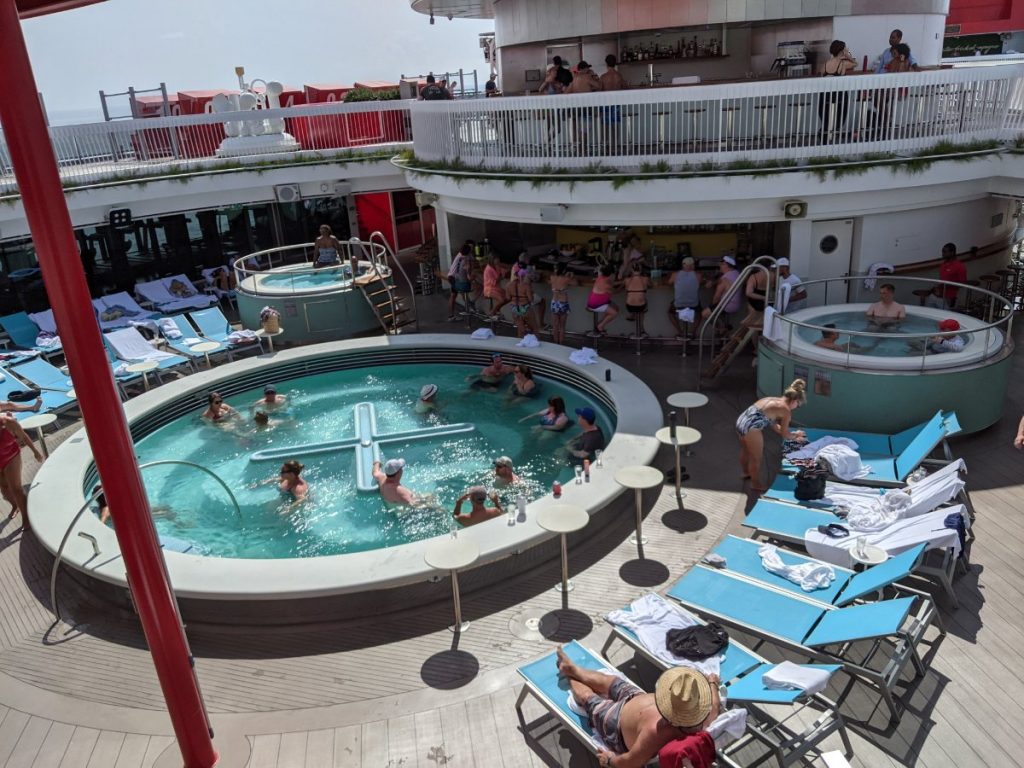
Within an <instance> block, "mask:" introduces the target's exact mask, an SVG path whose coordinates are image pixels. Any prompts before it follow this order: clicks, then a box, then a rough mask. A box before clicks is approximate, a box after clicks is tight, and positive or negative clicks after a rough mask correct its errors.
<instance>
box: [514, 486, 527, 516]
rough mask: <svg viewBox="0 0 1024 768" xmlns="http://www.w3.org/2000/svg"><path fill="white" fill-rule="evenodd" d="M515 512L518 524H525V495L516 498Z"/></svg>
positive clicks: (521, 494)
mask: <svg viewBox="0 0 1024 768" xmlns="http://www.w3.org/2000/svg"><path fill="white" fill-rule="evenodd" d="M516 511H517V512H518V517H519V522H521V523H525V522H526V494H523V493H520V494H519V495H518V496H516Z"/></svg>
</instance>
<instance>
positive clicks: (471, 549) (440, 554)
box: [423, 536, 480, 632]
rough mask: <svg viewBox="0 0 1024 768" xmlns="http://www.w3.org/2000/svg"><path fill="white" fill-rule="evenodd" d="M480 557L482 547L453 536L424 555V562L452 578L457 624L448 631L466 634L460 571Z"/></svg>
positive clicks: (466, 627) (467, 624)
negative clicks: (460, 597) (460, 588)
mask: <svg viewBox="0 0 1024 768" xmlns="http://www.w3.org/2000/svg"><path fill="white" fill-rule="evenodd" d="M478 557H480V547H478V546H477V545H476V542H474V541H470V540H469V539H460V538H458V536H453V537H452V538H450V539H444V540H443V541H439V542H437V543H436V544H433V545H431V546H430V547H429V548H428V549H427V551H426V552H425V553H424V554H423V561H424V562H425V563H426V564H427V565H429V566H430V567H431V568H437V569H438V570H439V571H448V572H450V573H451V576H452V601H453V602H454V603H455V623H454V624H452V625H451V626H450V627H448V629H449V630H450V631H452V632H465V631H466V630H467V629H469V622H468V621H463V620H462V602H461V601H460V600H459V569H460V568H467V567H468V566H470V565H472V564H473V563H475V562H476V559H477V558H478Z"/></svg>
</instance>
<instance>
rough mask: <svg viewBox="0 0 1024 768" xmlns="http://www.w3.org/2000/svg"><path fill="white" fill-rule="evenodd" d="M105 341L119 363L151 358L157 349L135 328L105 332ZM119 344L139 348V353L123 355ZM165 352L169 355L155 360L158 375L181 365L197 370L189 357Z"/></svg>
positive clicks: (134, 348) (133, 348)
mask: <svg viewBox="0 0 1024 768" xmlns="http://www.w3.org/2000/svg"><path fill="white" fill-rule="evenodd" d="M103 343H104V344H105V345H106V347H107V349H109V350H110V351H112V352H113V353H114V357H115V359H116V360H117V361H118V362H119V363H128V364H131V363H137V362H142V361H143V360H148V359H151V358H150V357H149V355H151V354H152V353H153V352H154V351H155V350H154V349H153V347H151V346H150V345H149V342H147V341H146V340H145V339H144V338H143V336H142V334H141V333H139V332H138V330H137V329H134V328H121V329H119V330H116V331H112V332H111V333H109V334H107V333H105V334H103ZM117 344H122V345H123V346H122V349H123V348H124V346H129V347H131V348H132V350H138V351H139V354H138V355H135V354H134V352H132V353H126V354H125V355H124V356H122V354H121V353H119V352H118V348H117V346H115V345H117ZM165 354H166V355H167V356H166V357H161V358H160V359H157V360H156V361H155V362H156V363H157V368H156V370H155V371H154V373H156V374H157V376H159V375H160V373H161V372H167V371H170V370H172V369H174V368H179V367H181V366H188V367H189V368H191V369H192V370H193V371H194V370H195V367H194V366H193V365H192V361H191V360H190V359H189V358H187V357H182V356H181V355H173V354H171V353H169V352H168V353H165Z"/></svg>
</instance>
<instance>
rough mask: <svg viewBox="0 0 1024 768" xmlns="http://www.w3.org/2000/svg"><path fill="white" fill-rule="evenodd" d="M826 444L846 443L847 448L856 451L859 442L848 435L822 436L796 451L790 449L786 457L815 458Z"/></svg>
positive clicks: (792, 458)
mask: <svg viewBox="0 0 1024 768" xmlns="http://www.w3.org/2000/svg"><path fill="white" fill-rule="evenodd" d="M826 445H845V446H846V447H847V448H850V449H851V450H854V451H856V450H857V448H858V446H857V443H856V442H855V441H853V440H851V439H850V438H848V437H832V436H831V435H826V436H825V437H820V438H818V439H817V440H815V441H813V442H810V443H807V445H804V446H802V447H801V448H800V449H798V450H796V451H790V452H789V453H787V454H786V458H787V459H789V460H790V461H794V460H796V459H813V458H815V457H816V456H817V455H818V451H820V450H821V449H822V448H824V447H825V446H826Z"/></svg>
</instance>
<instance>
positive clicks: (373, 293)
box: [366, 288, 391, 298]
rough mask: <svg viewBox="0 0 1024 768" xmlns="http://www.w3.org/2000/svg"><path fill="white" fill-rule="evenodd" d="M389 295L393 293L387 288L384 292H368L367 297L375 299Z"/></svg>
mask: <svg viewBox="0 0 1024 768" xmlns="http://www.w3.org/2000/svg"><path fill="white" fill-rule="evenodd" d="M389 293H391V291H389V290H388V289H387V288H385V289H384V290H382V291H366V295H367V296H369V297H370V298H373V297H374V296H381V295H386V294H389Z"/></svg>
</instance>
